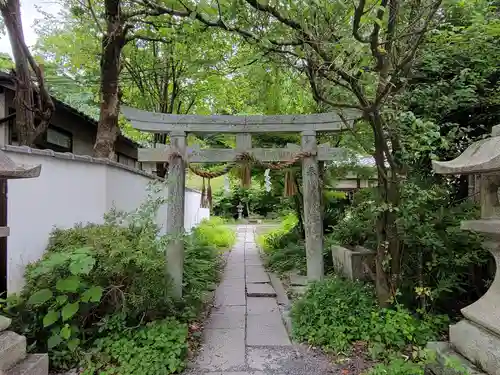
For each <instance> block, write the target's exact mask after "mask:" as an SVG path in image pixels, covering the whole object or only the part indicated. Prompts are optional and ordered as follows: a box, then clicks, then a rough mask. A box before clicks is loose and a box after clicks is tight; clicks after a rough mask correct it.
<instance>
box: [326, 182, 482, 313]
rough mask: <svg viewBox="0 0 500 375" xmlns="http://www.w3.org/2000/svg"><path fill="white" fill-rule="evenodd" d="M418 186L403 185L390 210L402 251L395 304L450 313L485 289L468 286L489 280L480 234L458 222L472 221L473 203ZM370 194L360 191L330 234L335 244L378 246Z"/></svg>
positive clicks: (375, 209)
mask: <svg viewBox="0 0 500 375" xmlns="http://www.w3.org/2000/svg"><path fill="white" fill-rule="evenodd" d="M420 184H422V182H419V184H417V183H414V182H411V181H407V182H406V183H405V184H404V185H403V187H402V193H401V203H400V205H399V206H398V207H397V210H395V213H396V215H397V230H398V235H399V238H400V239H401V246H402V248H404V251H403V253H402V262H401V264H402V270H401V277H400V279H401V281H402V282H401V285H400V290H399V292H400V297H399V300H400V302H402V303H404V304H405V305H406V306H413V307H416V306H420V307H426V308H427V309H432V308H435V309H437V310H438V311H446V312H447V313H449V312H453V311H455V310H458V309H459V308H460V307H463V305H466V304H467V303H469V302H472V301H473V300H476V299H477V298H479V297H480V296H481V295H482V294H483V293H484V292H485V288H484V285H481V283H478V282H473V281H474V280H483V279H487V278H488V275H487V273H486V272H484V271H483V270H482V269H481V267H482V265H484V264H485V263H486V262H487V260H488V259H489V255H488V253H487V252H486V251H485V250H484V249H483V248H482V245H481V237H480V236H479V235H477V234H474V233H472V232H467V231H462V230H461V229H460V222H461V221H462V220H471V219H475V218H477V215H478V211H477V207H475V205H474V203H472V202H470V201H464V202H453V201H451V198H450V195H449V193H448V192H447V190H446V189H445V188H444V187H442V186H439V185H430V186H426V185H423V187H422V185H420ZM375 194H376V191H375V190H372V189H365V190H364V191H361V192H360V193H357V194H356V195H355V198H354V204H353V205H352V207H351V208H350V209H348V210H347V212H346V215H345V217H344V219H343V220H341V221H340V222H339V223H338V224H337V225H336V226H335V227H334V228H333V230H332V237H333V240H334V241H335V242H336V243H338V244H341V245H344V246H354V245H364V246H366V247H368V248H373V249H374V248H376V247H377V239H376V233H375V220H376V216H377V212H379V210H380V207H378V206H377V204H376V195H375ZM471 271H472V272H475V273H476V275H475V277H471ZM465 291H467V292H465ZM457 293H459V294H460V296H459V297H457ZM458 302H459V303H458Z"/></svg>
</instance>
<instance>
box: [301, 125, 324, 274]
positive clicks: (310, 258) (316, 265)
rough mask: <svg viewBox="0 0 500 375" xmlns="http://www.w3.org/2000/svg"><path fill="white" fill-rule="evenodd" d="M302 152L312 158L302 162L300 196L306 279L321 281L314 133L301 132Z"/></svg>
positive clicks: (320, 221) (321, 235) (321, 245)
mask: <svg viewBox="0 0 500 375" xmlns="http://www.w3.org/2000/svg"><path fill="white" fill-rule="evenodd" d="M301 143H302V151H310V152H311V153H312V154H313V156H308V157H305V158H304V159H303V160H302V185H303V187H302V190H303V191H302V195H303V197H304V198H303V199H304V221H305V222H304V232H305V235H306V257H307V278H308V279H309V280H310V281H314V280H321V279H323V274H324V264H323V221H322V218H321V216H322V215H321V196H320V194H321V191H320V181H319V180H320V178H319V177H320V176H319V167H318V157H317V150H318V146H317V143H316V132H315V131H312V130H308V131H303V132H302V142H301Z"/></svg>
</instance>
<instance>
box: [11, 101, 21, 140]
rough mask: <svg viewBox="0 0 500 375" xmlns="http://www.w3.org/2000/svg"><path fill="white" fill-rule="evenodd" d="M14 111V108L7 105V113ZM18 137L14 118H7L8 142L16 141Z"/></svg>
mask: <svg viewBox="0 0 500 375" xmlns="http://www.w3.org/2000/svg"><path fill="white" fill-rule="evenodd" d="M13 113H16V110H15V108H12V107H9V115H12V114H13ZM18 141H19V139H18V138H17V132H16V118H15V117H14V118H11V119H10V120H9V144H13V143H17V142H18Z"/></svg>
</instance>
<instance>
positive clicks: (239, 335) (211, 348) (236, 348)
mask: <svg viewBox="0 0 500 375" xmlns="http://www.w3.org/2000/svg"><path fill="white" fill-rule="evenodd" d="M203 336H204V341H203V342H204V343H203V345H202V347H201V349H200V352H199V354H198V357H197V358H196V367H198V368H201V369H204V370H207V371H226V370H230V369H233V368H235V367H243V366H245V330H244V329H241V328H237V329H206V330H205V331H204V332H203Z"/></svg>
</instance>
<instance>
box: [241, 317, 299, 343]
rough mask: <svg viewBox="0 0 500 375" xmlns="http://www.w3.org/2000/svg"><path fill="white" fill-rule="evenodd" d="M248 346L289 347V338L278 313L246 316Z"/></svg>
mask: <svg viewBox="0 0 500 375" xmlns="http://www.w3.org/2000/svg"><path fill="white" fill-rule="evenodd" d="M246 341H247V345H248V346H290V345H292V343H291V342H290V338H289V337H288V333H287V331H286V329H285V326H284V324H283V321H282V319H281V314H280V313H279V312H273V313H267V314H258V315H252V314H249V315H247V340H246Z"/></svg>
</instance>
